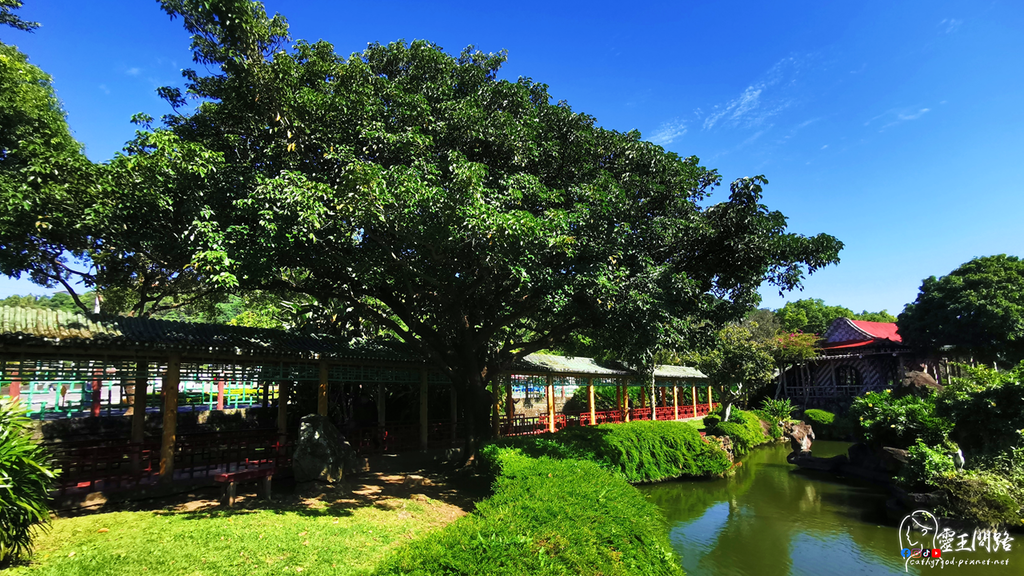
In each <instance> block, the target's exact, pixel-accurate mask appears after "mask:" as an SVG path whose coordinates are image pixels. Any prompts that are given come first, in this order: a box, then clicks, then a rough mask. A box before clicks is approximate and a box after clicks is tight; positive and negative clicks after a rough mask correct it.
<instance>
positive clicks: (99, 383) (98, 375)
mask: <svg viewBox="0 0 1024 576" xmlns="http://www.w3.org/2000/svg"><path fill="white" fill-rule="evenodd" d="M102 393H103V371H102V370H99V369H97V370H93V371H92V411H91V414H92V415H93V416H99V415H100V400H101V398H100V395H101V394H102Z"/></svg>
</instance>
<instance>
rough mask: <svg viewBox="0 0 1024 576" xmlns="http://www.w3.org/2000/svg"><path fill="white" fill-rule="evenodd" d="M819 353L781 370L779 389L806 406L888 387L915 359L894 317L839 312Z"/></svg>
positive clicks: (830, 404) (847, 399)
mask: <svg viewBox="0 0 1024 576" xmlns="http://www.w3.org/2000/svg"><path fill="white" fill-rule="evenodd" d="M819 348H820V350H821V353H820V355H819V356H818V357H817V358H815V359H814V360H812V361H810V362H807V363H806V364H804V365H800V366H793V367H791V368H789V369H787V370H786V371H785V377H784V378H783V386H784V391H783V394H784V395H785V396H786V397H788V398H790V399H792V400H793V401H794V402H795V403H798V404H802V405H803V406H805V407H808V408H815V407H827V408H836V407H839V406H845V405H848V404H849V402H850V401H851V400H852V398H853V397H854V396H859V395H861V394H864V393H865V392H870V391H881V390H885V389H886V388H891V387H892V386H893V385H895V384H896V383H898V382H900V381H901V380H902V378H903V375H904V372H905V371H906V368H907V367H909V366H911V365H912V362H914V354H913V352H912V351H911V349H910V348H909V347H908V346H906V345H904V344H903V338H901V337H900V334H899V330H898V329H897V327H896V323H895V322H867V321H864V320H851V319H849V318H837V319H836V320H835V321H833V322H832V325H831V326H829V327H828V330H826V331H825V334H824V335H823V336H822V339H821V342H820V343H819Z"/></svg>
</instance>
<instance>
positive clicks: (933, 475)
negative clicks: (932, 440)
mask: <svg viewBox="0 0 1024 576" xmlns="http://www.w3.org/2000/svg"><path fill="white" fill-rule="evenodd" d="M950 451H951V447H944V449H943V448H939V449H936V448H932V447H930V446H928V445H927V444H925V443H924V442H921V441H920V440H918V441H917V443H916V444H914V445H913V446H911V447H910V448H909V449H908V450H907V452H908V457H907V462H906V464H904V465H903V468H902V469H901V470H900V475H899V477H898V478H897V481H898V482H899V483H900V484H903V485H904V486H906V487H907V488H910V489H912V490H923V489H928V488H929V487H931V488H935V487H937V485H938V483H939V482H940V478H942V477H945V476H949V475H951V474H956V466H955V465H954V464H953V457H952V455H951V454H950Z"/></svg>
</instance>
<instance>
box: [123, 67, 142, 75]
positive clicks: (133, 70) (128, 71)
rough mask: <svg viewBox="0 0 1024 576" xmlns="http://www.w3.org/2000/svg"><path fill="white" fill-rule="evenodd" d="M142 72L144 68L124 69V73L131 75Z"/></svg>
mask: <svg viewBox="0 0 1024 576" xmlns="http://www.w3.org/2000/svg"><path fill="white" fill-rule="evenodd" d="M141 72H142V69H140V68H129V69H127V70H125V71H124V73H125V74H127V75H129V76H138V75H139V74H140V73H141Z"/></svg>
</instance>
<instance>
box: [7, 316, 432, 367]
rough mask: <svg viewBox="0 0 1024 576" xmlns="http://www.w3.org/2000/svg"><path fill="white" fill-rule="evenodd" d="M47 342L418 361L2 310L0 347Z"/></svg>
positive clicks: (127, 320) (307, 341) (282, 334)
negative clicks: (3, 345)
mask: <svg viewBox="0 0 1024 576" xmlns="http://www.w3.org/2000/svg"><path fill="white" fill-rule="evenodd" d="M44 343H49V344H59V345H73V344H89V345H93V346H96V345H100V346H104V345H105V346H124V347H132V348H144V349H155V350H181V351H184V350H193V351H195V350H206V351H212V352H228V353H232V354H238V353H249V354H272V355H288V356H303V355H309V354H314V353H317V354H323V355H326V356H331V357H335V358H358V359H374V360H390V361H413V360H414V358H413V357H412V356H410V355H408V354H405V353H403V352H402V351H400V350H397V349H396V348H395V347H392V346H388V345H385V344H380V343H369V342H360V343H352V342H342V341H341V340H339V339H337V338H334V337H331V336H325V335H312V334H296V333H292V332H288V331H285V330H272V329H264V328H248V327H244V326H228V325H224V324H193V323H189V322H172V321H169V320H155V319H152V318H131V317H127V316H114V315H92V314H90V315H85V314H71V313H68V312H62V311H58V310H47V309H41V308H15V307H8V306H0V344H9V345H10V344H44Z"/></svg>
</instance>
